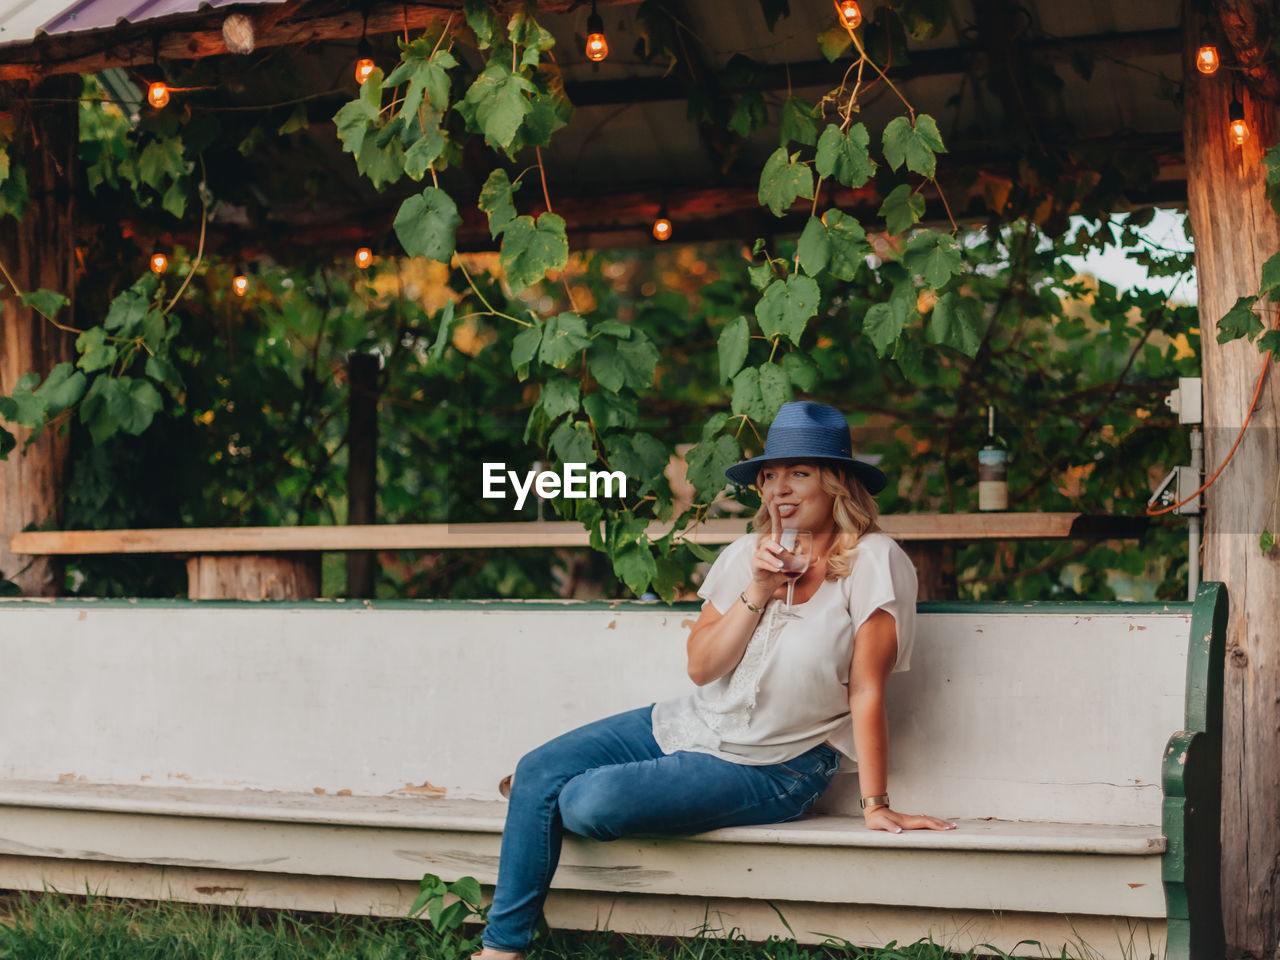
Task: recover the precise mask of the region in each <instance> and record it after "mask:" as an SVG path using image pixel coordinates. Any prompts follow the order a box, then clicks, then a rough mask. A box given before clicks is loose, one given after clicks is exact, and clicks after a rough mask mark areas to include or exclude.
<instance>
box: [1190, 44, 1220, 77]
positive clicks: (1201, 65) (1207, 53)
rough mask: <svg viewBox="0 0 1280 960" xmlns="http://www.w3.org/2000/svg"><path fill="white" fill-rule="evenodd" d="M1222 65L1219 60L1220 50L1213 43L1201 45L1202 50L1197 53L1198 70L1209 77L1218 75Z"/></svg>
mask: <svg viewBox="0 0 1280 960" xmlns="http://www.w3.org/2000/svg"><path fill="white" fill-rule="evenodd" d="M1221 65H1222V64H1221V61H1220V60H1219V59H1218V48H1217V47H1215V46H1214V45H1213V44H1212V43H1204V44H1201V45H1200V49H1198V50H1197V51H1196V69H1197V70H1199V71H1200V72H1201V73H1203V74H1204V75H1205V76H1206V77H1209V76H1212V75H1213V74H1215V73H1217V72H1218V67H1220V66H1221Z"/></svg>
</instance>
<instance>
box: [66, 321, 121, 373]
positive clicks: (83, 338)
mask: <svg viewBox="0 0 1280 960" xmlns="http://www.w3.org/2000/svg"><path fill="white" fill-rule="evenodd" d="M76 350H77V351H78V352H79V354H80V359H79V360H77V361H76V366H77V367H79V368H80V369H81V370H83V371H84V372H85V373H93V372H94V371H96V370H102V369H103V368H105V367H109V366H111V365H112V364H113V363H115V362H116V348H115V344H111V343H107V331H106V330H105V329H104V328H102V327H90V328H89V329H88V330H86V331H85V332H84V333H82V334H80V336H78V337H77V338H76Z"/></svg>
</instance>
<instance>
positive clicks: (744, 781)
mask: <svg viewBox="0 0 1280 960" xmlns="http://www.w3.org/2000/svg"><path fill="white" fill-rule="evenodd" d="M726 473H727V474H728V476H729V478H730V479H731V480H733V481H735V482H737V483H740V484H744V485H746V484H749V483H753V482H754V483H755V484H756V485H757V486H758V487H759V489H760V492H761V495H762V501H763V502H762V505H761V508H760V510H759V512H758V513H757V514H756V516H755V519H754V526H755V529H756V531H757V532H755V533H750V534H747V535H745V536H743V537H740V538H739V539H737V540H735V541H734V542H733V543H732V544H730V545H729V546H728V547H726V548H725V550H724V551H723V552H722V553H721V555H720V556H719V557H718V558H717V559H716V562H715V564H714V565H713V566H712V567H711V570H710V572H709V573H708V574H707V577H706V580H705V581H704V582H703V584H702V587H701V588H700V589H699V590H698V594H699V596H701V597H702V598H703V599H704V600H705V601H706V603H704V604H703V606H702V614H701V615H700V616H699V618H698V620H697V622H696V623H695V624H694V625H693V628H692V630H691V631H690V633H689V641H688V656H689V676H690V678H691V679H692V680H693V682H694V683H695V684H696V685H697V687H698V689H697V690H696V691H695V692H694V693H692V694H690V695H688V696H685V697H678V698H676V699H674V700H667V701H663V702H661V703H657V704H653V705H651V706H648V707H643V708H641V709H639V710H632V711H630V712H628V713H622V714H619V715H617V716H614V717H610V718H608V719H605V720H599V721H597V722H595V723H591V724H588V725H587V726H585V727H581V728H579V729H577V730H574V731H572V732H570V733H567V734H565V735H563V736H561V737H557V738H556V739H555V740H552V741H551V742H550V743H548V744H545V745H544V746H542V747H539V748H538V749H536V750H534V751H532V752H531V753H529V754H528V755H527V756H526V757H524V759H522V760H521V761H520V763H519V765H518V766H517V767H516V773H515V777H514V780H513V783H512V789H511V804H510V807H509V808H508V810H507V822H506V828H505V829H504V830H503V834H502V854H501V858H500V861H499V869H498V884H497V888H496V889H495V891H494V897H493V906H492V907H491V909H490V912H489V922H488V926H486V927H485V931H484V935H483V938H482V940H483V944H484V949H483V950H481V952H480V953H478V954H476V955H475V957H476V958H477V960H510V958H513V957H516V958H518V957H522V956H523V953H522V951H523V950H524V949H525V948H526V947H527V946H528V945H529V943H530V941H532V939H533V935H534V932H535V929H536V926H537V922H538V920H539V918H540V917H541V913H542V903H543V900H544V899H545V898H546V893H547V889H548V888H549V886H550V884H551V877H552V875H553V874H554V873H555V869H556V864H557V862H558V861H559V858H560V841H561V835H562V832H563V831H564V830H568V831H569V832H571V833H576V834H578V835H580V836H584V837H590V838H593V839H596V840H615V839H617V838H618V837H620V836H624V835H634V834H675V835H680V834H693V833H700V832H702V831H704V830H712V829H715V828H717V827H728V826H741V825H746V824H765V823H781V822H784V821H787V820H795V819H797V818H798V817H800V816H802V815H803V814H804V813H805V812H806V811H807V810H808V809H809V808H810V807H811V806H812V805H813V803H814V801H815V800H817V799H818V797H819V796H820V795H821V794H822V792H823V790H825V789H826V787H827V785H828V784H829V783H830V781H831V777H832V776H833V775H834V774H835V772H836V770H837V769H838V768H839V766H840V757H841V756H842V755H843V756H846V757H849V758H852V757H855V756H856V757H857V758H858V767H857V769H858V773H859V783H860V786H861V790H862V798H863V799H862V806H863V815H864V817H865V819H866V825H867V827H869V828H870V829H873V830H888V831H892V832H894V833H900V832H901V831H903V830H912V829H921V828H925V829H932V830H947V829H952V828H954V826H955V825H954V824H950V823H947V822H945V821H943V820H939V819H936V818H934V817H925V816H912V815H909V814H902V813H898V812H896V811H895V810H893V809H892V808H891V807H890V806H889V797H888V794H887V786H888V785H887V768H888V732H887V722H886V719H885V705H884V690H885V679H886V678H887V677H888V675H889V673H891V672H892V671H894V670H905V669H907V666H908V665H909V662H910V656H911V646H912V643H913V642H914V639H915V603H916V576H915V570H914V568H913V567H912V565H911V561H910V560H909V559H908V558H907V556H906V554H905V553H903V551H902V549H901V548H900V547H899V546H898V545H897V544H896V543H895V542H894V541H893V540H892V539H890V538H889V537H887V536H886V535H884V534H883V533H880V532H879V528H878V526H877V524H876V517H877V515H878V514H877V510H876V504H875V500H873V499H872V495H873V494H875V493H879V492H880V491H881V490H883V489H884V487H885V484H886V479H885V476H884V474H883V473H881V472H880V471H879V470H878V469H876V468H875V467H873V466H870V465H869V464H866V463H862V462H860V461H857V460H854V459H853V456H852V449H851V446H850V440H849V426H848V424H847V423H846V421H845V419H844V416H843V415H842V414H841V413H840V412H839V411H838V410H836V409H835V408H834V407H829V406H826V405H825V404H820V403H811V402H796V403H787V404H784V405H783V407H782V410H781V411H780V412H779V413H778V416H777V418H776V419H775V420H774V422H773V425H772V426H771V427H770V428H769V435H768V438H767V440H766V442H765V450H764V453H763V454H761V455H760V456H758V457H754V458H752V459H750V460H746V461H743V462H742V463H738V464H735V465H734V466H732V467H730V468H729V469H728V470H727V471H726ZM784 526H785V527H794V528H797V529H802V530H809V531H811V532H812V533H813V552H812V557H811V561H810V564H809V568H808V570H806V572H805V573H804V574H803V575H802V576H801V577H800V579H799V580H798V581H797V583H796V586H795V596H794V611H793V612H792V616H791V617H788V616H787V614H786V613H785V612H784V611H782V610H780V606H781V601H782V599H783V598H785V596H786V586H785V585H786V578H785V577H784V576H783V575H782V574H781V572H780V571H781V569H782V563H781V561H780V560H779V559H778V557H779V554H780V553H781V552H782V547H781V546H780V545H779V543H778V531H779V530H780V529H781V528H782V527H784Z"/></svg>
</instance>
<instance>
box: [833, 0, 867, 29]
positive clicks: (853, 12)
mask: <svg viewBox="0 0 1280 960" xmlns="http://www.w3.org/2000/svg"><path fill="white" fill-rule="evenodd" d="M836 9H837V10H839V11H840V23H841V25H842V26H844V27H846V28H848V29H849V30H856V29H858V25H859V24H860V23H862V8H861V7H860V6H858V0H840V3H838V4H837V5H836Z"/></svg>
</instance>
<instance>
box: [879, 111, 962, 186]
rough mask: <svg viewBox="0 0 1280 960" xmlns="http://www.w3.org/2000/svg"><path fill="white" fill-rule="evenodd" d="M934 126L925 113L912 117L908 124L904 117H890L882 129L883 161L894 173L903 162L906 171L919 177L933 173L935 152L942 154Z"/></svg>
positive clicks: (942, 148) (936, 163) (936, 128)
mask: <svg viewBox="0 0 1280 960" xmlns="http://www.w3.org/2000/svg"><path fill="white" fill-rule="evenodd" d="M946 152H947V151H946V147H944V146H943V145H942V137H941V135H940V134H939V133H938V125H937V124H936V123H934V121H933V117H931V116H929V115H928V114H927V113H921V114H917V115H916V121H915V123H914V124H912V122H911V120H910V119H909V118H907V117H894V118H893V119H892V120H890V121H889V124H888V126H886V127H885V128H884V158H885V159H886V160H888V161H889V166H890V167H891V168H892V169H894V170H897V169H898V168H899V167H901V166H902V164H903V163H904V162H905V163H906V165H907V169H908V170H910V171H911V172H912V173H918V174H920V175H921V176H923V177H933V175H934V174H935V173H936V172H937V166H938V162H937V158H936V157H935V156H934V154H935V153H946Z"/></svg>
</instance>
